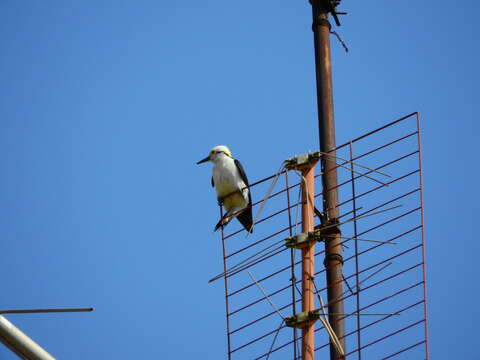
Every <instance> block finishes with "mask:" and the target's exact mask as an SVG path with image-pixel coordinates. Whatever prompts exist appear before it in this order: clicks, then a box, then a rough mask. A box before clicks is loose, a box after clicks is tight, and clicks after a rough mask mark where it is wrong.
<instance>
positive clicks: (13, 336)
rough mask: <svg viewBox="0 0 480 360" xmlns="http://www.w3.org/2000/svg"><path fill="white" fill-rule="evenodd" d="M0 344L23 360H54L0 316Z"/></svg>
mask: <svg viewBox="0 0 480 360" xmlns="http://www.w3.org/2000/svg"><path fill="white" fill-rule="evenodd" d="M0 342H2V343H3V344H4V345H5V346H6V347H8V348H9V349H10V350H12V351H13V352H14V353H15V354H17V355H18V356H19V357H20V358H21V359H24V360H55V358H54V357H53V356H52V355H50V354H49V353H47V352H46V351H45V350H43V349H42V348H41V347H40V346H39V345H38V344H37V343H36V342H35V341H33V340H32V339H30V338H29V337H28V336H27V335H25V334H24V333H23V332H22V331H21V330H20V329H18V328H17V327H16V326H15V325H13V324H12V323H11V322H10V321H8V320H7V319H6V318H5V317H3V316H2V315H0Z"/></svg>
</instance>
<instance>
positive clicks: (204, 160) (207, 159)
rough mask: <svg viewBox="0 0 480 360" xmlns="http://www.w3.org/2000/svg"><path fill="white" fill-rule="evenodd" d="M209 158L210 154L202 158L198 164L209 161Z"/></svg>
mask: <svg viewBox="0 0 480 360" xmlns="http://www.w3.org/2000/svg"><path fill="white" fill-rule="evenodd" d="M209 160H210V155H208V156H207V157H206V158H205V159H202V160H200V161H199V162H197V165H200V164H201V163H204V162H207V161H209Z"/></svg>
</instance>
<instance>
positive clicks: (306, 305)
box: [302, 166, 315, 360]
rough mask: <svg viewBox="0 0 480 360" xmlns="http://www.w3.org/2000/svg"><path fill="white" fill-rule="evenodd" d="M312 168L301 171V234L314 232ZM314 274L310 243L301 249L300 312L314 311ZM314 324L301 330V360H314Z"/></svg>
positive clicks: (311, 244)
mask: <svg viewBox="0 0 480 360" xmlns="http://www.w3.org/2000/svg"><path fill="white" fill-rule="evenodd" d="M314 169H315V168H314V166H309V167H308V168H306V169H304V170H302V176H303V181H302V184H303V185H302V232H310V231H313V230H314V226H313V204H314V202H313V201H314V196H313V195H314V194H315V193H314V190H315V189H314V172H315V171H314ZM314 274H315V243H314V242H311V243H310V244H309V245H308V246H306V247H305V248H303V249H302V311H311V310H314V309H315V292H314V284H313V282H312V278H313V276H314ZM314 335H315V323H314V322H312V323H307V325H306V326H305V327H303V328H302V359H303V360H314V358H315V357H314V352H315V338H314Z"/></svg>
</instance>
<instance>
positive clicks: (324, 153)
mask: <svg viewBox="0 0 480 360" xmlns="http://www.w3.org/2000/svg"><path fill="white" fill-rule="evenodd" d="M320 153H321V154H322V155H325V156H331V157H334V158H336V159H339V160H342V161H345V162H344V163H343V164H342V165H345V164H348V163H351V164H354V165H356V166H358V167H361V168H364V169H366V170H370V171H371V172H376V173H378V174H380V175H383V176H387V177H392V176H391V175H389V174H387V173H384V172H381V171H378V170H375V169H372V168H369V167H368V166H365V165H362V164H359V163H358V162H356V161H352V160H348V159H344V158H341V157H340V156H337V155H332V154H329V153H326V152H321V151H320ZM337 165H338V164H337Z"/></svg>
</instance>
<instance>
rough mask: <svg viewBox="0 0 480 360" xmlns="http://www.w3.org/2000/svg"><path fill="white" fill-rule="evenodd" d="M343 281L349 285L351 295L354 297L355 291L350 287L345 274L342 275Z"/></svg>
mask: <svg viewBox="0 0 480 360" xmlns="http://www.w3.org/2000/svg"><path fill="white" fill-rule="evenodd" d="M342 279H343V281H345V284H347V287H348V290H350V293H351V294H352V295H353V294H354V293H353V290H352V288H351V287H350V284H349V283H348V281H347V279H345V276H344V275H343V273H342Z"/></svg>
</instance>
